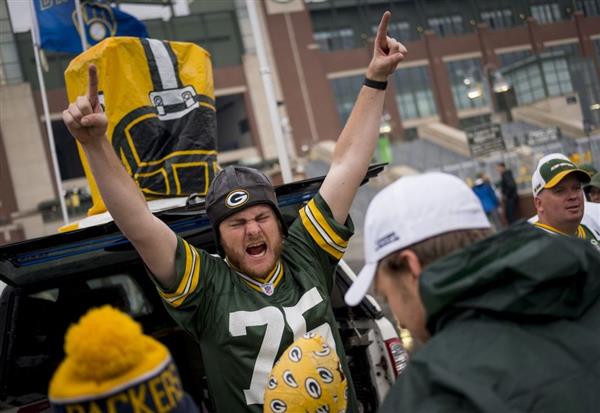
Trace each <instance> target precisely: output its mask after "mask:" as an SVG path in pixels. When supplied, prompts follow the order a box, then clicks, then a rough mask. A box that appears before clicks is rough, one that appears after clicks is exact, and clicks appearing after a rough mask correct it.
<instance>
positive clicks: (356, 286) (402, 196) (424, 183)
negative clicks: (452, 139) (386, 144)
mask: <svg viewBox="0 0 600 413" xmlns="http://www.w3.org/2000/svg"><path fill="white" fill-rule="evenodd" d="M476 228H490V222H489V221H488V219H487V217H486V215H485V212H484V211H483V208H482V206H481V202H480V201H479V199H478V198H477V196H476V195H475V194H474V193H473V191H472V190H471V188H469V187H468V186H467V184H466V183H464V182H463V181H461V180H460V179H459V178H457V177H456V176H454V175H449V174H445V173H440V172H431V173H426V174H422V175H415V176H407V177H403V178H400V179H398V180H397V181H396V182H394V183H393V184H391V185H389V186H387V187H386V188H384V189H383V190H381V191H380V192H379V193H378V194H377V195H375V197H374V198H373V200H372V201H371V203H370V204H369V207H368V208H367V215H366V217H365V230H364V249H365V266H364V267H363V269H362V270H361V271H360V273H359V274H358V277H357V278H356V280H355V281H354V283H353V284H352V285H351V286H350V288H349V289H348V291H347V292H346V296H345V301H346V304H348V305H350V306H355V305H358V304H359V303H360V302H361V300H362V299H363V297H364V296H365V294H366V293H367V291H368V289H369V287H370V285H371V283H372V282H373V278H374V277H375V272H376V270H377V264H378V262H379V261H380V260H381V259H382V258H384V257H386V256H387V255H389V254H391V253H392V252H394V251H398V250H401V249H403V248H406V247H408V246H410V245H413V244H415V243H417V242H420V241H423V240H426V239H428V238H431V237H434V236H436V235H440V234H443V233H446V232H450V231H456V230H461V229H476Z"/></svg>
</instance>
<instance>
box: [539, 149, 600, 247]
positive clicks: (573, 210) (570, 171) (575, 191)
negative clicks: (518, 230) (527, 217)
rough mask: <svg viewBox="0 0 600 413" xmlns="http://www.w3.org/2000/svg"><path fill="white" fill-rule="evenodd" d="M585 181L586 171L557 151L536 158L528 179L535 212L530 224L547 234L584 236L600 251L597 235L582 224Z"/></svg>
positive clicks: (586, 179) (587, 179) (595, 231)
mask: <svg viewBox="0 0 600 413" xmlns="http://www.w3.org/2000/svg"><path fill="white" fill-rule="evenodd" d="M589 181H590V176H589V174H588V173H587V172H586V171H584V170H583V169H579V168H578V167H577V165H575V164H574V163H573V162H571V161H570V160H569V158H567V157H566V156H564V155H562V154H560V153H552V154H549V155H546V156H544V157H543V158H542V159H540V160H539V162H538V165H537V168H536V170H535V172H534V174H533V176H532V178H531V187H532V190H533V203H534V205H535V209H536V210H537V214H538V220H537V222H535V223H534V225H535V226H537V227H538V228H541V229H543V230H545V231H548V232H551V233H556V234H563V235H569V236H576V237H578V238H582V239H586V240H588V241H590V242H591V243H592V244H593V245H594V246H595V247H596V248H597V249H598V250H599V251H600V234H599V233H598V232H597V230H596V229H593V228H590V227H589V226H587V225H584V224H582V219H583V217H584V211H585V198H584V194H583V184H585V183H588V182H589Z"/></svg>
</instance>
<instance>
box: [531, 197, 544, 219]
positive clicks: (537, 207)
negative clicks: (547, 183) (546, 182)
mask: <svg viewBox="0 0 600 413" xmlns="http://www.w3.org/2000/svg"><path fill="white" fill-rule="evenodd" d="M533 205H534V206H535V210H536V211H537V212H538V215H539V213H540V212H543V211H544V208H543V206H542V198H540V195H539V194H538V195H536V196H534V197H533Z"/></svg>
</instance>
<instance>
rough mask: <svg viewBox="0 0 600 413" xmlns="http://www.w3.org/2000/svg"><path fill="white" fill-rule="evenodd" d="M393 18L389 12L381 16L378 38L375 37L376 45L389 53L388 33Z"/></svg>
mask: <svg viewBox="0 0 600 413" xmlns="http://www.w3.org/2000/svg"><path fill="white" fill-rule="evenodd" d="M391 16H392V13H390V12H389V11H386V12H385V13H383V16H381V21H380V22H379V27H378V28H377V37H375V44H376V45H377V46H378V47H380V48H381V50H384V51H386V52H387V51H388V45H387V31H388V24H389V22H390V17H391Z"/></svg>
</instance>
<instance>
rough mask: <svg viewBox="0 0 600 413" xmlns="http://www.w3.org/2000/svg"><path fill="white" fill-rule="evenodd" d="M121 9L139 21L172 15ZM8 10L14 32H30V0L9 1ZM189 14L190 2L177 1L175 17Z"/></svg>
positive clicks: (155, 9) (156, 9)
mask: <svg viewBox="0 0 600 413" xmlns="http://www.w3.org/2000/svg"><path fill="white" fill-rule="evenodd" d="M0 1H2V0H0ZM120 8H121V10H123V11H124V12H127V13H129V14H131V15H133V16H135V17H137V18H138V19H155V18H163V19H165V20H167V19H168V18H169V17H170V15H171V12H170V10H169V7H168V6H149V5H135V4H122V5H121V6H120ZM8 10H9V12H10V20H11V22H12V26H13V31H14V32H15V33H19V32H27V31H29V29H30V27H31V15H30V0H8ZM187 14H189V7H188V0H175V15H176V16H185V15H187Z"/></svg>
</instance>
